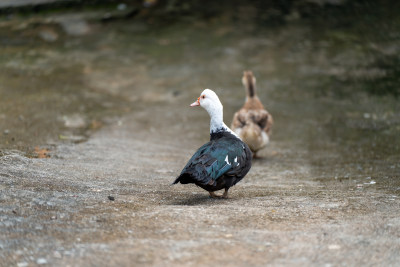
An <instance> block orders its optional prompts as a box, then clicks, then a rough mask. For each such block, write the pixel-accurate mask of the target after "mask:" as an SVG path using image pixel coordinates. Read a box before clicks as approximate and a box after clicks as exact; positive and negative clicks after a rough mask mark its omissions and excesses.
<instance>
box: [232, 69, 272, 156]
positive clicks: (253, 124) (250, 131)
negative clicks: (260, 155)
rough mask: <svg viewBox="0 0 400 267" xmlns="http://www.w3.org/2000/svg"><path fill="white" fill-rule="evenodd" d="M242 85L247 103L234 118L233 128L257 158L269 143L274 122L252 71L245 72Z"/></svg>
mask: <svg viewBox="0 0 400 267" xmlns="http://www.w3.org/2000/svg"><path fill="white" fill-rule="evenodd" d="M242 83H243V85H244V87H245V90H246V101H245V103H244V105H243V107H242V108H241V109H240V110H239V111H238V112H236V113H235V115H234V116H233V120H232V125H231V127H232V129H233V131H234V132H235V133H236V134H237V135H238V136H239V137H240V138H241V139H242V140H243V141H244V142H245V143H246V144H247V145H248V146H249V147H250V149H251V151H252V152H253V153H254V157H257V152H258V151H259V150H260V149H262V148H264V147H265V146H266V145H267V144H268V143H269V139H270V135H271V128H272V124H273V123H274V121H273V118H272V116H271V114H270V113H269V112H268V111H267V110H266V109H265V108H264V106H263V104H262V103H261V101H260V99H259V98H258V96H257V93H256V78H255V77H254V75H253V73H252V72H251V71H244V73H243V78H242Z"/></svg>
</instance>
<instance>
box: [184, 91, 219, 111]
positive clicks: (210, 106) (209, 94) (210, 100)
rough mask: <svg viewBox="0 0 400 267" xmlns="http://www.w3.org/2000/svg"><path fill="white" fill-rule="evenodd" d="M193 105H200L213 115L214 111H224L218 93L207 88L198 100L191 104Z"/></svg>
mask: <svg viewBox="0 0 400 267" xmlns="http://www.w3.org/2000/svg"><path fill="white" fill-rule="evenodd" d="M190 106H191V107H196V106H200V107H202V108H204V109H205V110H207V112H208V114H210V116H212V114H213V113H219V112H220V113H221V114H222V112H223V106H222V104H221V101H220V100H219V98H218V96H217V94H216V93H215V92H214V91H213V90H210V89H205V90H204V91H203V92H202V93H201V94H200V97H199V98H197V100H196V101H195V102H194V103H192V104H191V105H190Z"/></svg>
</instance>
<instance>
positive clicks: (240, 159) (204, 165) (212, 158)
mask: <svg viewBox="0 0 400 267" xmlns="http://www.w3.org/2000/svg"><path fill="white" fill-rule="evenodd" d="M251 159H252V153H251V151H250V149H249V147H248V146H247V145H246V144H245V143H244V142H242V141H241V140H240V139H239V138H238V137H236V136H235V135H233V134H232V133H230V132H229V131H226V130H225V129H221V130H219V131H216V132H213V133H211V137H210V142H208V143H206V144H205V145H203V146H202V147H200V148H199V149H198V150H197V151H196V153H195V154H194V155H193V156H192V158H191V159H190V160H189V162H188V163H187V164H186V166H185V168H183V170H182V172H181V174H180V175H179V177H177V178H176V180H175V182H174V184H176V183H178V182H180V183H182V184H188V183H194V184H196V185H197V186H199V187H201V188H203V189H205V190H207V191H209V192H214V191H217V190H220V189H225V190H226V191H227V190H228V189H229V187H231V186H233V185H235V184H236V183H237V182H239V181H240V180H241V179H242V178H243V177H244V176H245V175H246V174H247V173H248V171H249V170H250V168H251Z"/></svg>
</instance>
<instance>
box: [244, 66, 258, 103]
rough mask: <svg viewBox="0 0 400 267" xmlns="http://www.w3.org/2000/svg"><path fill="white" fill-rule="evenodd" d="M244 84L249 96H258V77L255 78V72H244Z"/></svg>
mask: <svg viewBox="0 0 400 267" xmlns="http://www.w3.org/2000/svg"><path fill="white" fill-rule="evenodd" d="M242 83H243V85H244V87H245V88H246V91H247V95H248V96H249V97H254V96H255V95H256V77H254V75H253V72H251V71H249V70H245V71H244V72H243V78H242Z"/></svg>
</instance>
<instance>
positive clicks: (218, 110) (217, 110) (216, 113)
mask: <svg viewBox="0 0 400 267" xmlns="http://www.w3.org/2000/svg"><path fill="white" fill-rule="evenodd" d="M207 112H208V114H209V115H210V134H211V135H212V134H215V133H218V132H229V133H231V134H233V135H234V136H236V137H237V138H239V139H240V137H239V136H238V135H237V134H236V133H235V132H233V131H232V130H231V129H229V127H228V126H226V124H225V123H224V119H223V117H224V115H223V114H224V113H223V107H222V105H221V106H220V107H213V108H210V109H207Z"/></svg>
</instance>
